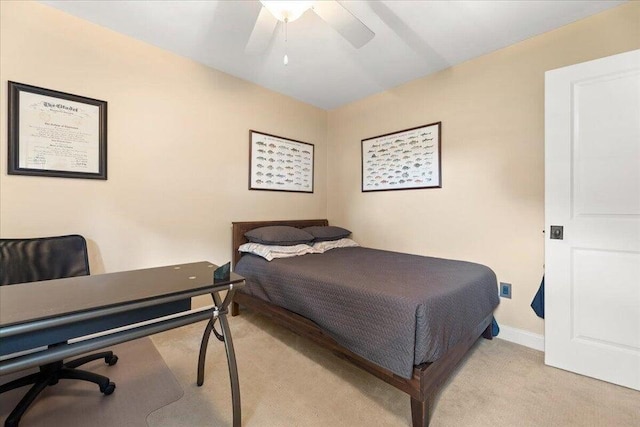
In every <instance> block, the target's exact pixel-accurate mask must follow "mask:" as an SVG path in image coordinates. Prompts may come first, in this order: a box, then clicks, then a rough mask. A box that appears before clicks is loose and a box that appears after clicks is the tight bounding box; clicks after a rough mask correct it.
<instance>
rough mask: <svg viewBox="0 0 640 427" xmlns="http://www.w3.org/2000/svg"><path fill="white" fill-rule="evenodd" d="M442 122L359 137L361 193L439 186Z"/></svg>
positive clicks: (440, 183) (440, 184)
mask: <svg viewBox="0 0 640 427" xmlns="http://www.w3.org/2000/svg"><path fill="white" fill-rule="evenodd" d="M441 128H442V122H437V123H431V124H428V125H423V126H418V127H415V128H411V129H405V130H401V131H398V132H393V133H388V134H385V135H379V136H374V137H372V138H367V139H363V140H362V192H369V191H388V190H413V189H420V188H441V187H442V170H441V165H440V143H441Z"/></svg>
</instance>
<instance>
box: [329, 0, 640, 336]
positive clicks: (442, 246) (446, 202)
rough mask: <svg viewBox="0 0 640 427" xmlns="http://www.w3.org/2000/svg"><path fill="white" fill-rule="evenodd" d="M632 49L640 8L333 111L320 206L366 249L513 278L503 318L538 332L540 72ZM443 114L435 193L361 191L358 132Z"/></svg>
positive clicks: (639, 40)
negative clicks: (482, 267)
mask: <svg viewBox="0 0 640 427" xmlns="http://www.w3.org/2000/svg"><path fill="white" fill-rule="evenodd" d="M637 48H640V4H639V3H633V4H627V5H623V6H621V7H618V8H615V9H613V10H611V11H608V12H604V13H601V14H599V15H596V16H593V17H591V18H588V19H585V20H582V21H579V22H577V23H574V24H571V25H568V26H566V27H563V28H560V29H558V30H556V31H552V32H549V33H546V34H543V35H541V36H539V37H535V38H532V39H530V40H527V41H524V42H522V43H519V44H516V45H514V46H511V47H508V48H506V49H502V50H499V51H496V52H494V53H491V54H489V55H485V56H483V57H480V58H478V59H475V60H472V61H469V62H466V63H463V64H461V65H459V66H455V67H452V68H449V69H447V70H444V71H442V72H440V73H437V74H435V75H432V76H429V77H425V78H422V79H419V80H415V81H413V82H410V83H408V84H405V85H402V86H400V87H397V88H395V89H393V90H389V91H386V92H383V93H381V94H378V95H375V96H371V97H369V98H366V99H364V100H361V101H358V102H355V103H352V104H350V105H348V106H345V107H343V108H338V109H336V110H333V111H331V112H329V128H328V129H329V133H328V138H327V140H328V141H329V147H328V158H329V159H330V160H329V162H330V164H331V173H330V174H329V176H328V186H327V188H328V194H329V199H328V213H329V220H330V221H331V222H332V223H335V224H340V225H343V226H345V227H347V228H350V229H351V230H353V231H354V237H355V238H356V240H358V241H360V242H361V243H362V244H364V245H366V246H372V247H378V248H385V249H391V250H396V251H403V252H411V253H417V254H424V255H433V256H437V257H444V258H456V259H465V260H470V261H476V262H480V263H483V264H486V265H488V266H490V267H491V268H493V269H494V271H495V272H496V274H497V275H498V279H499V280H500V281H505V282H510V283H512V284H513V299H512V300H506V299H502V300H501V305H500V308H499V310H498V312H497V315H496V317H497V319H498V321H499V322H500V323H501V324H502V325H508V326H512V327H516V328H521V329H525V330H528V331H531V332H534V333H543V321H542V320H540V319H538V318H537V317H536V316H535V314H534V313H533V311H532V310H531V309H530V308H529V304H530V302H531V299H532V298H533V296H534V294H535V292H536V290H537V288H538V285H539V283H540V279H541V277H542V274H543V272H544V269H543V264H544V235H543V234H542V230H543V229H544V72H545V71H547V70H551V69H554V68H558V67H562V66H566V65H570V64H575V63H578V62H583V61H587V60H591V59H595V58H599V57H603V56H608V55H612V54H615V53H620V52H624V51H628V50H632V49H637ZM437 121H442V174H443V176H442V183H443V188H442V189H430V190H413V191H388V192H373V193H361V191H360V186H361V177H360V140H361V139H363V138H369V137H373V136H376V135H381V134H385V133H389V132H392V131H395V130H401V129H406V128H411V127H415V126H419V125H423V124H428V123H432V122H437Z"/></svg>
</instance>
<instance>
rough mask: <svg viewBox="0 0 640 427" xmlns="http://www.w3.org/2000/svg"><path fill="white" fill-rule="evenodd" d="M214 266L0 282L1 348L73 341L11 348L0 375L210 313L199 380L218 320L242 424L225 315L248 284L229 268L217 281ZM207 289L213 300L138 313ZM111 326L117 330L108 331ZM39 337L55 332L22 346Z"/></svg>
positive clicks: (202, 264)
mask: <svg viewBox="0 0 640 427" xmlns="http://www.w3.org/2000/svg"><path fill="white" fill-rule="evenodd" d="M216 268H217V266H216V265H213V264H211V263H209V262H196V263H190V264H182V265H173V266H166V267H158V268H149V269H143V270H133V271H124V272H118V273H109V274H99V275H94V276H82V277H72V278H68V279H57V280H47V281H42V282H31V283H21V284H17V285H7V286H0V355H3V356H6V355H7V354H9V353H14V351H16V349H17V350H26V349H28V350H32V349H34V347H40V346H41V345H44V346H46V345H48V344H56V343H58V342H63V341H68V340H71V342H69V343H67V344H66V345H62V346H55V347H49V348H45V349H41V350H39V351H35V352H31V353H28V354H19V353H18V354H17V355H16V354H13V355H10V356H9V357H8V358H7V359H5V360H2V361H0V375H4V374H9V373H12V372H16V371H19V370H22V369H27V368H31V367H36V366H40V365H43V364H46V363H50V362H55V361H58V360H62V359H65V358H68V357H71V356H76V355H79V354H83V353H86V352H89V351H93V350H97V349H100V348H103V347H108V346H111V345H114V344H119V343H122V342H125V341H130V340H134V339H137V338H141V337H144V336H147V335H153V334H155V333H158V332H163V331H166V330H169V329H173V328H177V327H180V326H184V325H188V324H190V323H195V322H199V321H202V320H207V319H209V323H208V324H207V327H206V329H205V332H204V335H203V337H202V343H201V347H200V354H199V359H198V385H202V383H203V381H204V363H205V357H206V347H207V343H208V340H209V335H210V334H211V331H212V330H213V326H214V324H215V322H216V321H218V320H219V321H220V326H221V330H222V333H221V334H218V333H217V332H216V336H217V337H218V338H219V339H220V340H221V341H223V342H224V344H225V349H226V353H227V362H228V364H229V376H230V379H231V394H232V400H233V425H234V427H239V426H240V420H241V411H240V387H239V383H238V371H237V366H236V361H235V353H234V350H233V342H232V339H231V331H230V329H229V324H228V321H227V318H226V314H227V313H228V306H229V303H230V302H231V299H232V298H233V294H234V293H235V290H236V289H237V288H239V287H242V286H244V278H243V277H241V276H239V275H237V274H234V273H231V276H230V278H229V279H228V280H224V281H215V283H214V280H213V271H214V270H215V269H216ZM221 291H228V292H227V295H226V297H225V298H224V300H222V298H221V297H220V295H219V292H221ZM205 294H211V296H212V298H213V304H214V305H213V307H205V308H203V309H199V310H190V311H185V312H181V313H178V314H174V315H170V316H164V317H160V318H155V319H152V320H146V321H143V322H140V313H145V312H147V311H149V310H153V309H154V308H158V307H161V306H163V305H167V304H168V303H173V302H176V301H181V300H185V299H187V298H190V297H194V296H198V295H205ZM105 325H110V326H109V328H110V329H111V328H114V327H117V329H111V330H105ZM114 325H115V326H114ZM121 326H122V327H121ZM89 334H92V335H90V336H89V337H88V338H86V339H83V338H82V337H83V336H86V335H89ZM34 336H36V337H38V339H40V340H42V339H45V338H43V337H49V338H48V339H49V340H50V342H41V343H39V344H38V345H37V346H33V345H31V347H29V348H22V347H24V346H25V344H24V343H29V342H31V341H32V340H30V338H31V337H34ZM52 337H53V338H52ZM61 338H63V339H62V340H60V339H61ZM3 349H4V350H3ZM123 362H125V361H123Z"/></svg>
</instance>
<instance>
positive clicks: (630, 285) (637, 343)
mask: <svg viewBox="0 0 640 427" xmlns="http://www.w3.org/2000/svg"><path fill="white" fill-rule="evenodd" d="M551 226H562V227H563V230H562V231H563V233H562V239H561V240H560V239H558V238H554V237H560V236H559V233H557V232H556V235H554V233H553V232H552V230H551ZM545 229H546V234H545V236H546V238H545V298H546V304H545V363H546V364H547V365H551V366H555V367H558V368H562V369H566V370H569V371H573V372H577V373H580V374H583V375H588V376H590V377H594V378H598V379H601V380H605V381H609V382H612V383H615V384H620V385H623V386H626V387H630V388H634V389H636V390H640V50H636V51H631V52H627V53H623V54H620V55H614V56H610V57H606V58H602V59H598V60H595V61H590V62H585V63H582V64H577V65H573V66H570V67H565V68H560V69H557V70H553V71H549V72H547V73H546V76H545Z"/></svg>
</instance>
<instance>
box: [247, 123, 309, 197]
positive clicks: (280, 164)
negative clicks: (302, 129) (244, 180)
mask: <svg viewBox="0 0 640 427" xmlns="http://www.w3.org/2000/svg"><path fill="white" fill-rule="evenodd" d="M249 139H250V164H249V189H250V190H271V191H293V192H302V193H313V154H314V151H313V150H314V145H313V144H309V143H306V142H301V141H296V140H293V139H288V138H282V137H279V136H275V135H269V134H266V133H262V132H257V131H253V130H252V131H250V132H249Z"/></svg>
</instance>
